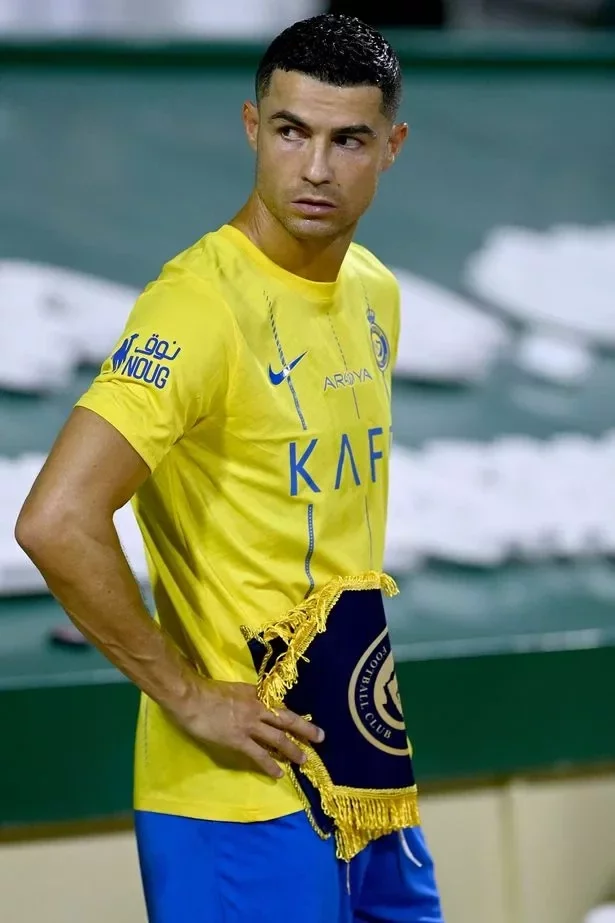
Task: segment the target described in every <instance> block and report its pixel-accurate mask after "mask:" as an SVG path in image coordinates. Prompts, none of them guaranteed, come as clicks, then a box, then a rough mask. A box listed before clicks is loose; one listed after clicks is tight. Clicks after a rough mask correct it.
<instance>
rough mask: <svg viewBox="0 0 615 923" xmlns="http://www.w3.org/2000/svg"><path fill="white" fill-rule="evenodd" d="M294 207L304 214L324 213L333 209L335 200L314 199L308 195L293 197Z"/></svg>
mask: <svg viewBox="0 0 615 923" xmlns="http://www.w3.org/2000/svg"><path fill="white" fill-rule="evenodd" d="M293 205H294V207H295V208H296V209H297V210H298V211H300V212H302V213H303V214H304V215H326V214H328V213H329V212H332V211H333V210H334V209H335V207H336V206H335V202H331V201H330V199H315V198H310V197H308V196H306V197H304V198H301V199H295V201H294V202H293Z"/></svg>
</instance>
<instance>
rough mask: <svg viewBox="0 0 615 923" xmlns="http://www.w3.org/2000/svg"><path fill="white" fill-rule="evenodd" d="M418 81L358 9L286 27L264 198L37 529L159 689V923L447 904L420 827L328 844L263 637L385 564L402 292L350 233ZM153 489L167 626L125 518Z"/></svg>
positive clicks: (196, 253) (95, 391)
mask: <svg viewBox="0 0 615 923" xmlns="http://www.w3.org/2000/svg"><path fill="white" fill-rule="evenodd" d="M400 91H401V74H400V67H399V62H398V60H397V58H396V56H395V54H394V52H393V50H392V49H391V48H390V46H389V45H388V44H387V43H386V42H385V41H384V39H383V38H382V37H381V36H380V35H379V34H378V33H377V32H376V31H374V30H373V29H372V28H371V27H368V26H366V25H365V24H363V23H361V22H360V21H358V20H356V19H351V18H347V17H336V16H332V15H321V16H318V17H315V18H312V19H309V20H306V21H303V22H299V23H296V24H295V25H293V26H291V27H290V28H289V29H287V30H286V31H285V32H283V33H282V34H281V35H280V36H278V37H277V38H276V39H275V40H274V41H273V42H272V44H271V46H270V47H269V49H268V51H267V52H266V53H265V55H264V57H263V59H262V61H261V64H260V66H259V69H258V72H257V76H256V99H257V102H256V104H252V103H246V104H245V105H244V108H243V121H244V125H245V129H246V133H247V137H248V141H249V143H250V145H251V147H252V148H253V149H254V151H255V152H256V163H257V169H256V182H255V187H254V190H253V192H252V194H251V196H250V198H249V200H248V202H247V203H246V205H245V206H244V207H243V208H242V209H241V211H240V212H239V214H237V215H236V216H235V218H234V219H233V220H232V221H230V222H229V224H227V225H224V226H223V227H221V228H220V229H218V230H217V231H215V232H213V233H210V234H207V235H206V236H205V237H204V238H203V239H202V240H201V241H199V242H198V243H197V244H195V245H194V246H193V247H191V248H190V249H189V250H187V251H186V252H185V253H182V254H180V255H179V256H178V257H176V258H175V259H173V260H171V262H170V263H168V264H167V265H166V266H165V267H164V269H163V271H162V274H161V276H160V278H159V279H158V280H157V281H155V282H154V283H153V284H151V285H149V286H148V287H147V288H146V290H145V292H144V293H143V295H142V296H141V297H140V298H139V300H138V301H137V304H136V306H135V308H134V310H133V312H132V314H131V316H130V318H129V320H128V323H127V325H126V329H125V331H124V332H123V334H122V336H121V337H120V339H119V341H118V345H117V348H116V349H115V351H114V353H113V355H112V356H111V357H110V358H109V360H108V361H107V362H105V363H104V365H103V367H102V370H101V374H100V375H99V376H98V378H97V379H96V380H95V381H94V383H93V384H92V386H91V388H90V389H89V391H88V392H87V393H86V394H85V395H84V396H83V398H82V399H81V400H80V401H79V404H78V406H77V407H76V408H75V409H74V411H73V413H72V415H71V417H70V418H69V420H68V422H67V423H66V425H65V427H64V429H63V431H62V433H61V434H60V436H59V438H58V440H57V442H56V444H55V446H54V447H53V450H52V452H51V453H50V456H49V459H48V461H47V464H46V465H45V467H44V469H43V470H42V472H41V474H40V477H39V478H38V480H37V482H36V483H35V485H34V487H33V489H32V492H31V494H30V496H29V497H28V499H27V501H26V503H25V505H24V508H23V510H22V512H21V515H20V518H19V521H18V524H17V528H16V536H17V539H18V541H19V543H20V544H21V546H22V547H23V548H24V549H25V550H26V551H27V552H28V554H29V555H30V557H31V558H32V560H33V561H34V562H35V563H36V565H37V566H38V567H39V568H40V570H41V572H42V573H43V575H44V577H45V579H46V581H47V583H48V585H49V587H50V589H51V591H52V593H53V594H54V595H55V596H56V597H57V599H58V600H59V601H60V603H61V604H62V605H63V607H64V608H65V610H66V611H67V613H68V614H69V616H70V617H71V618H72V620H73V621H74V623H75V624H76V625H77V626H78V628H79V629H80V630H81V631H82V632H83V633H84V635H85V636H86V637H87V638H89V639H90V640H91V641H92V642H93V643H94V644H96V645H97V647H98V648H99V649H100V650H101V651H102V652H103V653H104V654H105V655H106V656H107V657H108V658H109V660H111V661H112V662H113V663H114V664H115V665H116V666H117V667H118V668H119V669H120V670H121V671H123V673H124V674H125V675H126V676H127V677H129V678H130V679H131V680H132V681H133V682H134V683H136V684H137V686H138V687H139V688H140V689H141V690H142V693H143V696H142V704H141V710H140V716H139V727H138V734H137V745H136V780H135V808H136V815H135V816H136V833H137V840H138V847H139V856H140V861H141V867H142V873H143V879H144V887H145V895H146V901H147V905H148V911H149V915H150V919H151V921H153V923H200V921H205V920H206V921H208V923H222V921H224V923H234V921H250V923H259V921H264V920H270V919H280V920H281V919H284V920H292V921H293V923H303V921H305V923H308V921H309V923H350V921H359V920H372V921H383V923H384V921H396V920H400V921H401V920H404V921H410V920H411V921H416V923H419V921H420V923H436V921H440V920H441V914H440V909H439V903H438V896H437V893H436V888H435V883H434V877H433V869H432V863H431V859H430V857H429V854H428V852H427V850H426V847H425V843H424V841H423V838H422V836H421V832H420V828H418V826H416V827H414V828H412V829H408V830H406V831H405V833H404V832H402V831H400V832H399V835H398V834H397V833H393V834H391V835H387V836H381V837H378V838H375V839H374V840H373V842H370V843H369V845H368V846H366V848H365V849H362V850H360V852H359V854H358V855H356V856H355V857H353V858H352V861H348V862H343V861H340V860H339V859H338V858H337V856H336V847H335V840H334V838H331V837H329V838H321V837H319V836H317V835H316V833H315V832H314V830H313V829H312V826H311V825H310V822H309V818H308V815H309V812H307V813H306V811H305V810H303V809H304V808H305V807H306V801H305V799H304V798H303V797H302V796H301V791H300V787H297V785H296V784H294V783H293V780H294V781H296V779H295V776H294V772H295V771H296V773H297V774H298V772H299V769H298V767H300V766H302V765H303V764H304V763H305V762H306V759H307V757H306V754H307V753H314V752H315V748H317V747H318V746H319V744H320V745H323V746H324V744H323V732H322V730H321V729H320V728H319V727H317V726H316V724H315V723H313V722H312V721H310V720H309V715H308V712H307V711H305V712H304V714H305V715H308V717H307V718H306V717H300V716H299V715H298V714H295V713H293V711H291V710H290V709H288V708H277V709H276V708H269V707H265V706H264V705H263V704H262V701H261V699H260V698H259V696H258V694H257V689H256V686H255V684H256V678H257V674H256V672H255V661H254V660H253V655H252V654H251V652H250V647H249V646H248V644H247V643H246V637H247V635H246V633H245V632H246V631H254V632H257V631H258V629H259V628H260V626H262V625H263V624H266V623H268V622H269V621H271V620H272V619H275V618H280V617H282V616H284V614H285V613H287V612H289V611H290V610H292V609H293V607H295V606H297V604H298V603H300V602H301V601H302V600H304V601H305V605H306V606H308V607H309V605H311V601H312V600H314V599H318V598H319V596H318V594H319V593H321V592H322V588H323V587H326V586H329V585H330V584H329V581H330V580H331V579H332V578H335V577H338V576H339V575H360V574H363V573H365V572H370V573H374V572H378V571H379V570H380V568H381V566H382V559H383V549H384V538H385V518H386V506H387V460H388V453H389V446H390V438H391V437H390V385H391V370H392V367H393V364H394V361H395V354H396V348H397V340H398V332H399V295H398V290H397V286H396V284H395V280H394V277H393V276H392V274H391V273H390V272H389V271H388V270H386V269H385V267H384V266H383V265H382V264H381V263H380V262H379V261H378V260H377V259H376V258H375V257H374V256H372V255H371V254H370V253H369V252H368V251H366V250H365V249H363V248H361V247H359V246H358V245H355V244H353V243H352V238H353V235H354V232H355V229H356V226H357V223H358V221H359V219H360V217H361V215H362V214H363V213H364V211H365V210H366V209H367V207H368V206H369V204H370V202H371V200H372V198H373V196H374V193H375V191H376V187H377V183H378V179H379V177H380V174H381V173H382V172H383V171H384V170H386V169H387V168H388V167H390V166H391V164H392V163H393V161H394V160H395V158H396V156H397V155H398V153H399V152H400V150H401V147H402V145H403V142H404V139H405V137H406V133H407V127H406V125H405V124H399V123H396V121H395V115H396V111H397V107H398V103H399V98H400ZM131 498H133V500H134V508H135V512H136V515H137V518H138V521H139V524H140V527H141V530H142V533H143V536H144V541H145V546H146V550H147V554H148V560H149V564H150V569H151V578H152V586H153V592H154V597H155V603H156V619H155V620H152V619H151V618H150V616H149V614H148V612H147V610H146V608H145V606H144V604H143V602H142V599H141V596H140V594H139V590H138V587H137V584H136V582H135V580H134V578H133V575H132V574H131V572H130V569H129V566H128V563H127V561H126V559H125V557H124V555H123V553H122V549H121V547H120V543H119V541H118V537H117V534H116V532H115V529H114V527H113V514H114V513H115V511H116V510H117V509H119V508H120V507H122V506H123V505H124V504H125V503H126V502H128V501H129V500H130V499H131ZM354 595H355V596H356V597H359V596H361V594H359V593H357V594H354ZM338 622H339V619H338ZM339 624H342V623H341V622H339ZM325 636H326V635H325ZM341 647H342V649H343V647H344V645H342V646H341ZM342 653H343V650H340V656H342ZM378 656H380V655H378ZM382 657H383V658H384V655H382ZM391 664H392V660H391V655H389V658H387V662H386V664H385V666H386V672H384V673H383V674H382V683H381V685H380V687H379V692H378V695H379V696H380V698H379V700H378V703H376V705H375V706H374V708H378V709H379V713H380V714H383V715H385V717H386V707H387V705H386V703H387V701H388V699H387V692H386V690H385V689H384V684H386V685H387V687H388V690H394V689H395V688H396V684H395V683H394V682H393V677H392V672H391ZM383 669H384V667H383ZM389 699H390V692H389ZM391 701H392V700H391ZM337 704H338V705H339V704H342V705H343V702H342V703H340V702H338V703H337ZM396 714H397V716H398V718H397V719H393V720H397V723H398V724H399V726H400V727H401V728H403V724H402V723H401V722H400V721H399V718H400V717H401V716H400V715H399V713H398V712H397V711H396ZM383 720H385V719H383ZM385 725H386V721H385V724H384V725H382V727H383V733H384V734H385V736H386V735H388V734H390V733H391V732H390V731H389V730H387V729H386V727H385ZM379 726H380V725H379ZM329 736H332V737H333V738H335V734H333V735H327V737H329ZM404 739H405V744H404V746H407V739H406V738H405V735H404ZM382 749H383V750H386V747H384V748H382ZM405 752H407V751H405ZM408 759H409V758H408ZM396 765H401V763H400V762H399V761H398V762H397V764H396ZM404 765H405V763H404ZM282 767H285V768H286V772H285V771H284V769H283V768H282ZM309 816H311V815H309ZM401 816H403V812H402V814H400V817H401ZM397 826H399V824H398V825H397ZM393 828H394V825H392V826H391V829H393ZM368 835H369V831H368ZM355 851H356V850H355ZM338 854H339V853H338Z"/></svg>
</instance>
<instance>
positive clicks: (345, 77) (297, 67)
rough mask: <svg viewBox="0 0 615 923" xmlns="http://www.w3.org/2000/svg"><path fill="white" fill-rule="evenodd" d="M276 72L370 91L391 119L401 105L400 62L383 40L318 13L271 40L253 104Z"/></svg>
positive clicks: (363, 26) (350, 21) (357, 24)
mask: <svg viewBox="0 0 615 923" xmlns="http://www.w3.org/2000/svg"><path fill="white" fill-rule="evenodd" d="M275 70H282V71H298V72H299V73H301V74H307V76H309V77H314V78H315V79H316V80H321V81H322V82H323V83H329V84H331V85H332V86H337V87H359V86H374V87H379V88H380V90H381V91H382V109H383V112H384V113H385V115H387V116H388V117H389V118H391V119H394V118H395V115H396V113H397V110H398V108H399V104H400V102H401V91H402V76H401V66H400V63H399V58H398V57H397V55H396V53H395V51H394V50H393V48H392V47H391V45H390V44H389V43H388V42H387V40H386V39H385V38H384V36H382V35H381V34H380V32H378V31H377V30H376V29H374V28H373V27H372V26H369V25H367V23H364V22H362V20H360V19H357V18H356V17H355V16H345V15H342V14H336V13H322V14H321V15H320V16H312V17H311V18H310V19H302V20H301V21H300V22H296V23H293V25H292V26H289V27H288V28H287V29H285V30H284V31H283V32H280V34H279V35H278V36H276V38H274V39H273V41H272V42H271V44H270V45H269V47H268V48H267V50H266V52H265V54H264V55H263V57H262V59H261V61H260V64H259V65H258V68H257V71H256V99H257V101H260V100H261V99H262V98H263V96H266V95H267V92H268V90H269V84H270V83H271V77H272V74H273V72H274V71H275Z"/></svg>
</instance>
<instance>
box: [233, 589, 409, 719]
mask: <svg viewBox="0 0 615 923" xmlns="http://www.w3.org/2000/svg"><path fill="white" fill-rule="evenodd" d="M346 590H382V592H383V593H384V594H385V595H386V596H395V595H396V594H397V593H398V592H399V590H398V588H397V584H396V583H395V581H394V580H393V578H392V577H389V576H388V574H382V573H380V572H379V571H368V572H367V573H365V574H359V575H358V576H356V577H333V578H332V579H331V580H329V582H328V583H326V584H325V585H324V586H323V587H322V589H320V590H317V591H316V592H315V593H312V594H311V595H310V596H308V598H307V599H305V600H304V601H303V602H302V603H300V604H299V605H298V606H295V607H294V608H293V609H290V610H289V612H287V613H286V615H284V616H283V617H282V618H281V619H280V620H279V621H277V622H270V623H268V624H267V625H264V626H263V627H262V628H259V629H257V630H253V629H250V628H248V627H247V626H245V625H243V626H242V628H241V632H242V634H243V636H244V638H245V640H246V641H251V640H252V639H258V640H259V641H261V643H263V644H264V645H265V649H266V654H265V657H264V658H263V662H262V665H261V668H260V670H259V674H258V682H257V688H258V697H259V699H260V700H261V702H262V703H263V705H264V706H265V707H266V708H278V707H280V706H281V705H282V702H283V700H284V696H285V695H286V693H287V692H288V690H289V689H292V687H293V686H294V685H295V683H296V682H297V679H298V668H299V661H300V660H307V657H305V652H306V650H307V649H308V647H309V646H310V644H311V643H312V641H313V640H314V638H315V637H316V635H317V634H322V632H324V631H325V630H326V628H327V619H328V617H329V613H330V612H331V610H332V609H333V607H334V606H335V604H336V603H337V601H338V599H339V598H340V596H341V595H342V593H344V592H345V591H346ZM276 638H281V639H282V640H283V641H284V642H285V644H286V645H287V649H286V650H285V651H284V653H283V654H281V655H280V656H279V657H278V659H277V660H276V662H275V663H274V664H273V665H272V666H271V665H270V660H271V657H272V654H273V651H272V648H271V641H273V640H274V639H276Z"/></svg>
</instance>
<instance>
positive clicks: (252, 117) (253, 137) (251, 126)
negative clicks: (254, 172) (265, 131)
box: [241, 101, 258, 151]
mask: <svg viewBox="0 0 615 923" xmlns="http://www.w3.org/2000/svg"><path fill="white" fill-rule="evenodd" d="M241 117H242V120H243V127H244V128H245V130H246V135H247V138H248V144H249V145H250V147H251V148H252V150H253V151H256V145H257V140H258V107H257V106H256V105H255V104H254V103H252V102H249V101H247V102H245V103H244V104H243V109H242V111H241Z"/></svg>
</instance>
